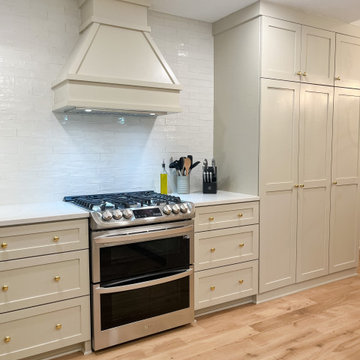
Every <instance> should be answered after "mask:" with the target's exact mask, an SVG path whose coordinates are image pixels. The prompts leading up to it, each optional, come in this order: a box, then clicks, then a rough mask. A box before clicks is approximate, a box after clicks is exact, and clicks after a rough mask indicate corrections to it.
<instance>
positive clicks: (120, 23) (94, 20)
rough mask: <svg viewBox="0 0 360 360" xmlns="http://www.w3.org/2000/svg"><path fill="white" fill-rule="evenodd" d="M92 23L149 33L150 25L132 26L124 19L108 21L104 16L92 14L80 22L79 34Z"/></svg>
mask: <svg viewBox="0 0 360 360" xmlns="http://www.w3.org/2000/svg"><path fill="white" fill-rule="evenodd" d="M93 23H96V24H100V25H109V26H115V27H119V28H124V29H131V30H137V31H143V32H145V33H150V32H151V27H150V26H141V25H136V26H134V25H133V24H130V23H125V22H124V21H110V20H108V19H105V18H100V17H97V16H92V17H90V18H89V19H88V20H87V21H86V22H84V23H83V24H81V26H80V34H81V33H82V32H83V31H85V30H86V29H87V28H88V27H89V26H90V25H91V24H93Z"/></svg>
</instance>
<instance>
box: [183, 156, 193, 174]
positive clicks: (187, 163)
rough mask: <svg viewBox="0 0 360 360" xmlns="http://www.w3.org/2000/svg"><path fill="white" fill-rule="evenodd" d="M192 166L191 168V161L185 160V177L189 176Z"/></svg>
mask: <svg viewBox="0 0 360 360" xmlns="http://www.w3.org/2000/svg"><path fill="white" fill-rule="evenodd" d="M190 166H191V160H190V159H189V158H188V157H187V158H185V159H184V168H185V172H184V175H185V176H188V175H189V170H190Z"/></svg>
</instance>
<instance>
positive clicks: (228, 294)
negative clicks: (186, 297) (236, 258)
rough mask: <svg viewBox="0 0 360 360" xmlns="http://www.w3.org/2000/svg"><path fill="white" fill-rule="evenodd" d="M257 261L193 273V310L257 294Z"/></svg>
mask: <svg viewBox="0 0 360 360" xmlns="http://www.w3.org/2000/svg"><path fill="white" fill-rule="evenodd" d="M257 288H258V261H257V260H254V261H249V262H247V263H243V264H236V265H229V266H224V267H220V268H216V269H211V270H204V271H199V272H197V273H195V310H198V309H202V308H205V307H208V306H213V305H218V304H221V303H225V302H227V301H232V300H237V299H241V298H243V297H247V296H250V295H254V294H257V292H258V291H257Z"/></svg>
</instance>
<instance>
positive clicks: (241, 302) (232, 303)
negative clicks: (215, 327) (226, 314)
mask: <svg viewBox="0 0 360 360" xmlns="http://www.w3.org/2000/svg"><path fill="white" fill-rule="evenodd" d="M255 302H256V298H255V295H254V296H248V297H246V298H242V299H239V300H233V301H229V302H226V303H223V304H219V305H214V306H209V307H207V308H204V309H199V310H195V317H196V318H198V317H200V316H204V315H208V314H212V313H214V312H218V311H222V310H227V309H231V308H234V307H237V306H240V305H244V304H249V303H255Z"/></svg>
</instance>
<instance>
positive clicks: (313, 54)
mask: <svg viewBox="0 0 360 360" xmlns="http://www.w3.org/2000/svg"><path fill="white" fill-rule="evenodd" d="M301 38H302V40H301V73H302V75H301V81H302V82H304V83H311V84H321V85H333V84H334V59H335V33H334V32H331V31H326V30H321V29H316V28H313V27H309V26H303V27H302V33H301Z"/></svg>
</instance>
